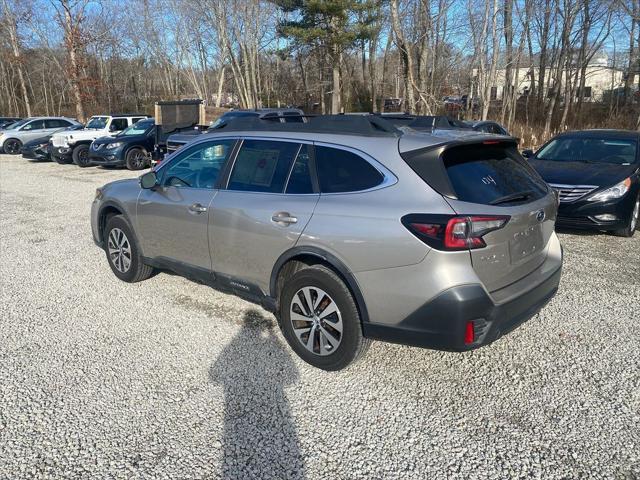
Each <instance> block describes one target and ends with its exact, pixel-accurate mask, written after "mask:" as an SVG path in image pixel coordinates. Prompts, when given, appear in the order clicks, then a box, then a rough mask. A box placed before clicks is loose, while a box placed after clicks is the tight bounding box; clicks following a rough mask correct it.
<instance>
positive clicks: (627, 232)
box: [614, 194, 640, 237]
mask: <svg viewBox="0 0 640 480" xmlns="http://www.w3.org/2000/svg"><path fill="white" fill-rule="evenodd" d="M638 223H640V194H639V195H638V198H637V199H636V203H635V204H634V206H633V209H632V210H631V214H630V217H629V223H628V224H627V228H623V229H620V230H616V231H615V232H614V233H615V234H616V235H618V236H619V237H633V234H634V233H635V231H636V228H638Z"/></svg>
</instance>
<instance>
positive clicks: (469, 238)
mask: <svg viewBox="0 0 640 480" xmlns="http://www.w3.org/2000/svg"><path fill="white" fill-rule="evenodd" d="M509 218H510V217H509V216H505V215H426V214H425V215H421V214H411V215H406V216H404V217H402V223H403V225H404V226H405V227H407V228H408V229H409V231H410V232H411V233H413V234H414V235H415V236H416V237H418V238H419V239H420V240H422V241H423V242H425V243H426V244H427V245H429V246H431V247H433V248H436V249H438V250H467V249H474V248H483V247H486V246H487V244H486V243H485V241H484V239H483V238H482V237H483V236H484V235H486V234H487V233H489V232H493V231H495V230H499V229H501V228H502V227H504V226H505V225H506V224H507V222H508V221H509Z"/></svg>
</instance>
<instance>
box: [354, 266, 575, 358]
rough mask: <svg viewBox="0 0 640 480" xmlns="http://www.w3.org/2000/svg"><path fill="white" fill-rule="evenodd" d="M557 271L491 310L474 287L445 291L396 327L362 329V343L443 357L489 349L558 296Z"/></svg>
mask: <svg viewBox="0 0 640 480" xmlns="http://www.w3.org/2000/svg"><path fill="white" fill-rule="evenodd" d="M561 272H562V268H561V267H559V268H557V269H556V270H555V271H554V272H553V273H551V274H550V275H548V276H547V277H546V279H545V280H543V281H542V282H541V283H539V284H537V285H536V286H535V287H534V288H533V289H531V290H528V291H527V292H525V293H523V294H522V295H519V296H518V297H516V298H513V299H511V300H509V301H508V302H505V303H501V304H496V303H494V302H493V300H492V299H491V297H490V296H489V294H487V292H486V290H485V289H484V288H482V286H481V285H478V284H470V285H460V286H456V287H452V288H450V289H448V290H445V291H444V292H442V293H441V294H440V295H438V296H437V297H435V298H434V299H432V300H431V301H429V302H427V303H426V304H424V305H423V306H422V307H421V308H419V309H418V310H417V311H415V312H414V313H412V314H411V315H410V316H409V317H407V318H406V319H404V320H403V321H402V322H400V323H399V324H396V325H381V324H371V323H366V324H364V326H363V330H364V335H365V337H369V338H373V339H377V340H383V341H387V342H393V343H401V344H404V345H412V346H417V347H424V348H432V349H436V350H447V351H458V352H462V351H466V350H473V349H476V348H479V347H482V346H484V345H488V344H490V343H492V342H493V341H495V340H497V339H498V338H500V337H501V336H502V335H505V334H507V333H509V332H510V331H512V330H514V329H515V328H516V327H518V326H519V325H521V324H522V323H524V322H526V321H527V320H528V319H530V318H531V317H533V316H534V315H535V314H536V313H538V312H539V311H540V309H541V308H542V307H544V306H545V305H546V304H547V302H549V300H551V298H552V297H553V296H554V295H555V293H556V292H557V291H558V285H559V283H560V276H561ZM469 321H472V322H473V328H474V341H473V342H472V343H470V344H465V342H464V338H465V329H466V326H467V322H469Z"/></svg>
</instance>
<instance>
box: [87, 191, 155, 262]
mask: <svg viewBox="0 0 640 480" xmlns="http://www.w3.org/2000/svg"><path fill="white" fill-rule="evenodd" d="M107 208H113V209H114V210H117V211H118V212H119V213H118V215H122V217H124V219H125V221H126V222H127V223H128V224H129V228H130V230H131V234H132V235H133V241H134V242H135V243H136V248H138V250H139V251H140V255H141V256H144V255H143V250H142V246H141V245H140V242H139V241H138V235H137V234H136V231H135V228H134V226H133V222H132V221H131V219H130V218H129V215H127V211H126V209H125V208H124V207H123V206H122V205H120V204H118V203H117V202H114V201H112V200H107V201H105V202H104V203H103V204H102V205H100V210H98V229H99V231H98V234H99V235H100V242H101V243H102V246H104V236H103V233H104V228H105V227H106V226H107V225H106V222H105V223H104V224H102V222H103V220H102V217H103V216H104V215H103V214H104V211H105V209H107Z"/></svg>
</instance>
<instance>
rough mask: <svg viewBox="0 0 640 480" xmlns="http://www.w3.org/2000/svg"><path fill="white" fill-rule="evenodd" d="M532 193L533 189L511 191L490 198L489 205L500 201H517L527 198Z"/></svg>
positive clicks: (498, 203) (497, 203)
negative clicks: (492, 198) (501, 195)
mask: <svg viewBox="0 0 640 480" xmlns="http://www.w3.org/2000/svg"><path fill="white" fill-rule="evenodd" d="M531 195H533V190H525V191H523V192H516V193H511V194H509V195H505V196H504V197H498V198H496V199H495V200H491V201H490V202H489V205H500V204H501V203H509V202H517V201H518V200H527V199H528V198H530V197H531Z"/></svg>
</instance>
